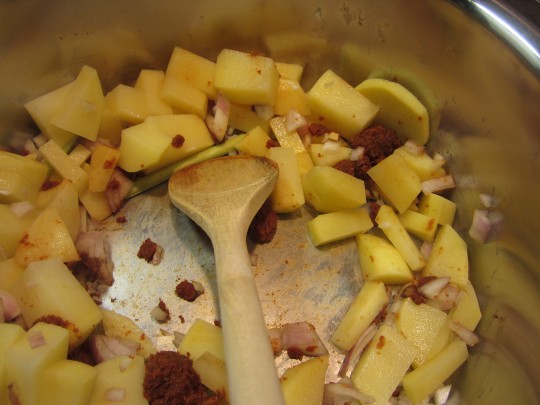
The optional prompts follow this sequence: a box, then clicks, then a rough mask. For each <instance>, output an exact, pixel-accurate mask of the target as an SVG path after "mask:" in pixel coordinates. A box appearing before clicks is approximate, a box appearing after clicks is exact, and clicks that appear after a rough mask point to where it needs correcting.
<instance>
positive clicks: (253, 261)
mask: <svg viewBox="0 0 540 405" xmlns="http://www.w3.org/2000/svg"><path fill="white" fill-rule="evenodd" d="M258 260H259V255H258V254H256V253H252V254H250V255H249V262H250V263H251V265H252V266H253V267H255V266H257V262H258Z"/></svg>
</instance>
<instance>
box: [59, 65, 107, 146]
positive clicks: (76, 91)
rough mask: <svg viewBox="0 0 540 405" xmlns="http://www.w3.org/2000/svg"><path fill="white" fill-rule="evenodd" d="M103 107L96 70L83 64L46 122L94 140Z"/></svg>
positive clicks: (103, 102)
mask: <svg viewBox="0 0 540 405" xmlns="http://www.w3.org/2000/svg"><path fill="white" fill-rule="evenodd" d="M104 107H105V98H104V97H103V90H102V89H101V83H100V81H99V77H98V73H97V71H96V69H94V68H92V67H90V66H86V65H85V66H83V67H82V69H81V70H80V72H79V75H78V76H77V78H76V79H75V80H74V81H73V84H72V86H70V88H69V90H68V91H67V92H66V95H65V96H64V97H63V98H62V100H61V101H60V102H59V103H58V106H57V107H56V109H55V111H54V113H53V114H52V116H51V118H50V123H51V124H53V125H55V126H57V127H58V128H61V129H63V130H65V131H68V132H71V133H74V134H77V135H79V136H82V137H83V138H87V139H89V140H91V141H95V140H96V138H97V134H98V131H99V126H100V123H101V114H102V113H103V108H104Z"/></svg>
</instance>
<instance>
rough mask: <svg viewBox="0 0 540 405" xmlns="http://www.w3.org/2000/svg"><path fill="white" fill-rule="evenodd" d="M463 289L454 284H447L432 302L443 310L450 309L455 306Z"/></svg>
mask: <svg viewBox="0 0 540 405" xmlns="http://www.w3.org/2000/svg"><path fill="white" fill-rule="evenodd" d="M460 292H461V290H460V289H459V288H458V287H456V286H455V285H454V284H447V285H446V286H445V287H444V288H443V289H442V290H441V292H440V293H439V294H438V295H437V296H436V297H435V298H434V299H433V300H432V301H431V302H430V304H432V305H434V306H436V307H437V308H439V309H440V310H441V311H448V310H450V309H452V308H453V307H455V305H456V303H457V301H458V299H459V293H460Z"/></svg>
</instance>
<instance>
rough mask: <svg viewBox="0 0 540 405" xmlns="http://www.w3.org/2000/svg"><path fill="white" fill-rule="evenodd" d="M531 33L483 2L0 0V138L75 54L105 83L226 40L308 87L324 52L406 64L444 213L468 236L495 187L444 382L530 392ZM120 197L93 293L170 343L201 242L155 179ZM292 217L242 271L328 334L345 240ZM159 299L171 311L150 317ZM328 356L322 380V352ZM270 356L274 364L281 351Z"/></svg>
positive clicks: (475, 390)
mask: <svg viewBox="0 0 540 405" xmlns="http://www.w3.org/2000/svg"><path fill="white" fill-rule="evenodd" d="M539 44H540V36H539V33H538V31H537V30H535V29H534V28H533V27H532V26H531V25H530V24H528V23H527V22H526V21H525V20H522V19H521V18H520V17H519V16H518V15H516V14H514V13H513V12H512V11H511V10H510V9H509V8H508V7H507V6H504V5H503V3H502V2H500V1H488V0H483V1H482V0H477V1H473V0H471V1H465V0H454V1H442V0H431V1H428V0H378V1H362V0H341V1H332V0H315V1H300V0H273V1H264V0H238V1H231V2H223V1H217V0H199V1H197V2H182V1H176V2H174V1H167V0H156V1H153V2H151V3H150V2H145V1H127V0H118V1H114V2H111V1H107V0H96V1H92V2H88V1H87V2H84V1H74V2H66V1H60V0H50V1H40V0H26V1H20V0H11V1H8V0H1V1H0V55H1V58H2V59H1V62H0V90H1V92H0V143H7V142H8V139H10V138H11V137H13V136H14V135H13V133H14V132H15V131H17V130H20V129H24V128H25V127H27V126H28V122H29V121H28V117H27V116H26V114H25V112H24V110H23V108H22V103H23V102H24V101H26V100H28V99H30V98H32V97H34V96H37V95H39V94H41V93H43V92H45V91H47V90H50V89H53V88H55V87H57V86H59V85H60V84H63V83H65V82H67V81H68V80H70V79H71V78H72V77H73V75H74V74H76V72H78V70H79V68H80V67H81V65H82V64H84V63H87V64H90V65H92V66H94V67H96V68H97V69H98V71H99V72H100V75H101V78H102V81H103V83H104V85H105V87H106V89H107V90H108V89H111V87H112V86H113V85H114V84H115V83H117V82H119V81H121V82H124V83H129V82H130V81H131V80H133V79H134V78H135V77H136V74H137V72H138V70H139V69H140V68H142V67H160V68H164V67H165V66H166V63H167V60H168V58H169V56H170V53H171V51H172V48H173V47H174V46H175V45H180V46H184V47H186V48H189V49H191V50H193V51H195V52H199V53H201V54H203V55H206V56H208V57H214V56H215V55H216V54H217V52H218V51H219V50H220V49H221V48H223V47H231V48H235V49H244V50H258V51H260V52H263V53H265V54H267V55H270V56H273V57H274V58H276V59H278V60H283V61H296V60H300V61H302V62H303V63H305V64H306V70H305V75H306V78H305V85H306V86H308V87H309V86H310V84H311V83H312V82H313V80H314V78H315V77H317V75H318V74H320V73H321V72H322V71H323V70H324V69H326V68H327V67H332V68H333V69H335V70H336V71H337V72H339V73H340V74H341V75H342V76H343V77H344V78H346V79H347V80H348V81H350V82H351V83H352V84H356V83H357V82H359V81H360V80H362V79H363V78H365V77H366V76H367V74H369V72H370V71H372V70H373V69H376V68H380V69H387V70H395V69H400V71H406V72H414V74H416V75H417V76H419V77H421V78H422V79H423V81H425V82H426V84H427V85H428V86H429V87H430V88H432V89H433V90H434V92H435V93H436V94H437V96H438V97H439V100H440V107H441V117H440V127H439V131H438V133H437V134H436V136H435V137H434V138H433V142H432V143H431V146H430V147H431V149H432V150H434V151H439V152H441V153H442V154H444V155H445V156H446V157H447V159H448V161H449V165H450V171H451V172H452V173H453V174H454V175H455V178H456V180H457V183H458V188H457V190H456V191H455V193H454V195H453V199H454V200H455V201H456V202H457V203H458V204H459V208H458V218H457V221H456V228H457V229H458V230H459V231H460V232H461V233H462V235H464V237H467V236H466V232H467V229H468V227H469V225H470V221H471V217H472V212H473V210H474V209H475V208H477V207H480V201H479V193H491V194H493V195H494V196H495V197H497V199H498V200H499V201H500V204H499V206H498V210H499V211H500V212H501V214H502V215H503V218H504V226H503V228H502V231H501V234H500V235H499V239H498V240H497V241H495V242H492V243H489V244H486V245H483V246H482V245H479V244H478V243H476V242H474V241H471V240H468V242H469V254H470V258H471V278H472V280H473V282H474V285H475V287H476V288H477V290H478V292H479V294H480V299H481V305H482V308H483V311H484V318H483V321H482V322H481V324H480V326H479V333H480V335H481V337H482V343H481V344H480V345H479V346H478V347H475V348H474V349H473V350H471V353H472V357H471V360H470V361H469V362H468V363H467V364H466V366H465V367H464V368H463V369H462V371H461V373H460V376H459V381H457V382H456V387H457V388H458V390H459V392H460V393H461V397H462V403H465V404H509V403H511V404H538V403H539V402H540V399H539V398H540V361H539V360H540V346H539V345H538V342H539V341H540V316H539V315H538V308H540V263H539V261H540V260H539V259H540V254H539V253H538V246H540V214H539V213H538V210H537V207H538V206H540V187H539V183H538V179H539V178H540V135H539V131H540V114H539V113H538V106H539V105H540V81H539V77H540V61H539V60H540V58H539V49H540V46H539ZM123 212H124V214H125V215H126V216H127V218H128V222H127V224H126V229H125V230H123V231H116V232H113V233H112V238H113V240H114V242H115V243H114V245H113V254H114V259H115V264H116V282H115V285H114V286H113V287H112V288H111V290H110V292H109V294H108V296H107V298H106V301H105V305H106V306H111V307H113V308H115V309H117V310H118V311H120V312H122V313H124V314H127V315H130V316H132V317H134V318H135V319H136V320H137V321H138V323H139V324H140V325H141V326H142V327H144V328H145V329H146V330H147V331H149V333H150V335H151V336H152V337H153V338H154V339H155V340H156V342H157V344H158V345H159V346H160V347H162V348H164V347H170V345H171V340H172V337H171V336H169V335H168V334H167V333H163V332H162V330H166V331H167V332H172V330H180V331H186V330H187V327H188V326H189V324H190V323H191V322H192V321H193V320H194V319H195V318H196V317H201V318H203V319H206V320H208V321H212V320H214V319H215V318H216V317H217V316H218V315H217V312H216V306H215V303H216V300H215V279H214V275H213V257H212V252H211V248H210V245H209V242H208V240H207V239H206V238H205V236H204V235H202V234H201V232H200V231H198V230H197V229H196V228H194V226H193V225H192V224H191V223H190V222H189V221H188V220H187V219H186V217H185V216H183V215H182V214H180V213H179V212H178V211H176V210H174V209H171V206H170V203H169V202H168V198H167V196H166V194H165V188H163V187H162V188H157V189H154V190H152V191H151V192H149V193H147V194H145V195H143V196H140V197H137V198H135V199H133V200H131V201H129V202H128V204H127V205H126V206H125V208H124V211H123ZM301 214H302V215H300V214H298V215H292V216H287V217H283V218H282V221H281V222H280V226H279V231H278V235H277V238H276V240H275V241H274V242H273V243H272V244H270V245H264V246H256V247H253V249H254V253H256V254H257V255H258V257H259V261H258V263H257V266H256V268H255V269H254V271H255V274H256V280H257V283H258V286H259V288H260V290H261V292H262V294H263V297H264V299H263V300H264V301H263V304H264V308H265V312H266V316H267V317H268V321H269V322H270V323H271V324H280V323H283V322H290V321H295V320H308V321H311V322H313V323H314V324H315V326H316V327H317V330H318V331H319V333H320V334H321V335H322V336H323V337H324V338H327V337H328V336H329V334H330V333H331V332H332V330H333V328H334V327H335V325H336V323H337V322H338V320H339V318H340V315H341V314H342V313H343V311H344V310H345V309H346V307H347V305H348V303H349V301H350V299H351V297H352V296H354V295H355V294H356V292H357V291H358V289H359V287H360V285H361V280H360V273H359V269H358V265H357V261H356V260H357V259H356V252H355V249H354V245H353V244H352V243H351V242H345V243H340V244H336V245H334V246H331V247H328V248H324V249H315V248H313V247H312V246H311V244H310V243H309V240H308V238H307V233H306V231H305V223H306V222H307V220H308V219H309V215H310V213H309V211H308V210H303V211H302V213H301ZM147 237H151V238H152V239H153V240H155V241H156V242H158V243H160V244H161V245H163V246H164V248H165V257H164V260H163V261H162V263H161V264H160V265H159V266H155V267H154V266H151V265H148V264H146V262H144V261H141V260H140V259H137V257H136V252H137V250H138V247H139V246H140V244H141V243H142V241H143V240H144V239H145V238H147ZM185 278H187V279H195V280H198V281H201V282H202V283H203V285H204V286H205V288H206V291H207V292H206V293H205V294H204V295H203V296H201V297H199V299H198V300H197V301H196V302H195V303H192V304H188V303H184V302H181V301H180V300H178V299H175V297H174V286H175V285H176V283H177V282H178V281H180V280H182V279H185ZM159 298H162V299H163V300H164V301H165V302H166V303H167V305H168V306H169V307H170V309H171V312H172V314H173V317H174V318H173V319H174V322H171V323H169V324H164V325H157V324H155V323H154V322H153V321H152V320H151V319H150V315H149V311H150V310H151V309H152V308H153V307H154V306H155V305H156V304H157V301H158V299H159ZM180 316H182V317H184V319H185V323H182V322H180V321H179V317H180ZM332 354H333V360H332V365H331V370H330V372H329V374H328V377H329V379H333V378H334V376H335V371H336V369H337V366H338V360H337V357H336V356H335V352H333V353H332ZM279 362H280V367H281V369H283V367H284V366H285V365H286V363H287V360H286V359H285V358H283V359H279Z"/></svg>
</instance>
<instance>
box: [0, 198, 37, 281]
mask: <svg viewBox="0 0 540 405" xmlns="http://www.w3.org/2000/svg"><path fill="white" fill-rule="evenodd" d="M40 212H41V211H40V210H38V209H34V210H31V211H30V212H28V213H27V214H25V215H23V216H20V217H19V216H17V215H15V213H13V211H11V208H10V207H9V205H7V204H0V224H2V226H1V227H0V246H1V247H2V249H3V250H4V253H5V254H6V257H8V258H9V257H13V255H14V254H15V252H16V251H17V247H18V246H19V242H20V241H21V239H22V238H23V236H24V233H25V232H26V231H27V230H28V228H30V225H32V223H33V222H34V220H35V219H36V218H37V216H38V215H39V213H40ZM0 277H1V276H0Z"/></svg>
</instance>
